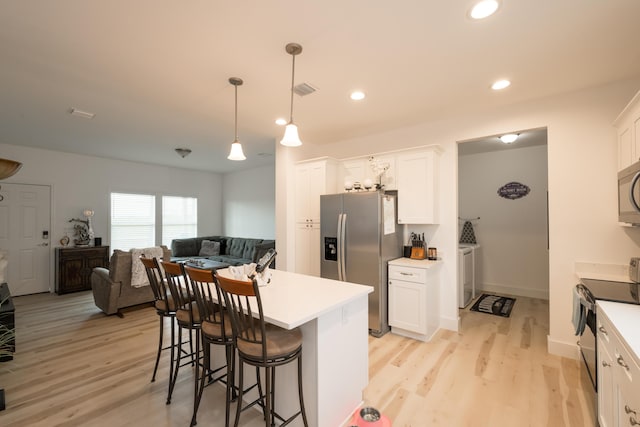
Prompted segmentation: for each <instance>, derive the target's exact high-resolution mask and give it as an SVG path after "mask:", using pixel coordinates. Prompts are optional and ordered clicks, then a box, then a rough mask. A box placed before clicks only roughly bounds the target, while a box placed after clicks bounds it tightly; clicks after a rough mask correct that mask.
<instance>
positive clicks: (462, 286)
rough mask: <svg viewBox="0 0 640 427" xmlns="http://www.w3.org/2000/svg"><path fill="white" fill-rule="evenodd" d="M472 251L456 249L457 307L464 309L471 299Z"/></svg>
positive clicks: (463, 248)
mask: <svg viewBox="0 0 640 427" xmlns="http://www.w3.org/2000/svg"><path fill="white" fill-rule="evenodd" d="M473 296H474V292H473V250H472V249H471V248H467V247H460V248H459V249H458V306H459V307H460V308H465V307H466V306H467V305H468V304H469V303H470V302H471V300H472V299H473Z"/></svg>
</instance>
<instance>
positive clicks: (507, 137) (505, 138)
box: [500, 133, 520, 144]
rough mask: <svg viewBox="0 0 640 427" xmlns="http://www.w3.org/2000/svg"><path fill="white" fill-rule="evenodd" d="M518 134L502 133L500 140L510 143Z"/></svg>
mask: <svg viewBox="0 0 640 427" xmlns="http://www.w3.org/2000/svg"><path fill="white" fill-rule="evenodd" d="M519 135H520V134H519V133H508V134H506V135H502V136H501V137H500V141H502V142H504V143H505V144H511V143H512V142H514V141H515V140H516V139H518V136H519Z"/></svg>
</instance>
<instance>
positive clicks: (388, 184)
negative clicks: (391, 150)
mask: <svg viewBox="0 0 640 427" xmlns="http://www.w3.org/2000/svg"><path fill="white" fill-rule="evenodd" d="M369 158H370V157H360V158H357V159H351V160H344V161H343V162H342V168H341V173H340V177H339V181H338V187H339V189H340V191H342V189H343V187H344V182H345V181H347V180H349V181H351V182H352V183H354V182H359V183H360V184H362V185H363V186H364V182H365V180H366V179H370V180H371V181H372V182H373V184H382V185H383V186H384V189H385V190H395V189H396V178H395V173H396V167H395V164H396V158H395V156H392V155H384V156H374V158H375V161H377V162H378V163H379V164H384V165H387V166H388V168H387V171H386V172H385V173H384V174H383V175H382V178H381V182H378V180H377V176H376V174H375V172H374V171H373V169H372V167H371V161H369Z"/></svg>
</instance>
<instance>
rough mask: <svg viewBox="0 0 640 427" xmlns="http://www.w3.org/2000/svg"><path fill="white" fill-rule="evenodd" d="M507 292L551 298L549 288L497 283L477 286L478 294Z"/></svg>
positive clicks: (509, 293) (531, 296) (530, 296)
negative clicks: (521, 286)
mask: <svg viewBox="0 0 640 427" xmlns="http://www.w3.org/2000/svg"><path fill="white" fill-rule="evenodd" d="M483 292H484V293H496V294H507V295H515V296H521V297H529V298H538V299H546V300H548V299H549V289H529V288H520V287H515V286H505V285H496V284H492V283H483V284H482V285H480V286H479V287H477V288H476V296H479V295H481V294H482V293H483Z"/></svg>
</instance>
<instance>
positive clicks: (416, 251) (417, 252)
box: [410, 247, 427, 259]
mask: <svg viewBox="0 0 640 427" xmlns="http://www.w3.org/2000/svg"><path fill="white" fill-rule="evenodd" d="M426 257H427V254H426V251H425V250H424V248H420V247H416V248H411V257H410V258H411V259H425V258H426Z"/></svg>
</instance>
